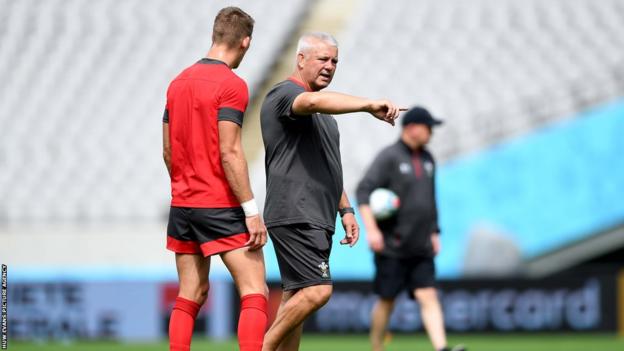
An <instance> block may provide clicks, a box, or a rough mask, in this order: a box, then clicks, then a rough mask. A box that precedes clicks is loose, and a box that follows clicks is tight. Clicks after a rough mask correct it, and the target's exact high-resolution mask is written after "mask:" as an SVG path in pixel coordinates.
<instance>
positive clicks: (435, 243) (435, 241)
mask: <svg viewBox="0 0 624 351" xmlns="http://www.w3.org/2000/svg"><path fill="white" fill-rule="evenodd" d="M431 247H432V248H433V255H434V256H435V255H437V254H438V253H439V252H440V249H441V248H442V245H441V244H440V234H439V233H432V234H431Z"/></svg>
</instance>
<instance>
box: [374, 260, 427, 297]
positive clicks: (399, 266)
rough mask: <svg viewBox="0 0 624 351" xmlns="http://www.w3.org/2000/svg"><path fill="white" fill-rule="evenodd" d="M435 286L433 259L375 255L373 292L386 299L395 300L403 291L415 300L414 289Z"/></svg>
mask: <svg viewBox="0 0 624 351" xmlns="http://www.w3.org/2000/svg"><path fill="white" fill-rule="evenodd" d="M434 286H435V263H434V261H433V258H432V257H412V258H394V257H388V256H382V255H375V280H374V282H373V290H374V291H375V293H376V294H377V295H379V296H380V297H382V298H385V299H393V298H395V297H396V296H397V295H398V294H399V293H400V292H401V290H403V289H406V290H407V291H408V295H409V297H410V298H412V299H413V298H414V289H417V288H428V287H434Z"/></svg>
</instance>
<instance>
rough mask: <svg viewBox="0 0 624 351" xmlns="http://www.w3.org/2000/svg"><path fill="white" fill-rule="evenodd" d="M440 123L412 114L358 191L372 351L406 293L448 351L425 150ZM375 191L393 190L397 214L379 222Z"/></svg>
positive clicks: (422, 112) (379, 348) (430, 161)
mask: <svg viewBox="0 0 624 351" xmlns="http://www.w3.org/2000/svg"><path fill="white" fill-rule="evenodd" d="M441 123H442V121H440V120H437V119H434V118H433V117H432V116H431V114H430V113H429V112H428V111H427V110H426V109H424V108H422V107H414V108H412V109H410V110H409V111H408V112H407V113H406V114H405V116H404V117H403V120H402V126H403V130H402V132H401V137H400V140H399V141H397V142H396V143H395V144H393V145H390V146H388V147H386V148H385V149H383V150H382V151H381V152H380V153H379V155H377V157H376V158H375V160H374V161H373V164H372V165H371V166H370V168H369V169H368V171H367V172H366V174H365V175H364V178H363V179H362V180H361V181H360V183H359V185H358V188H357V200H358V203H359V209H360V213H361V215H362V219H363V221H364V225H365V228H366V235H367V239H368V243H369V246H370V248H371V249H372V250H373V251H374V253H375V268H376V272H375V280H374V291H375V293H376V294H377V295H379V300H378V301H377V303H376V304H375V306H374V308H373V312H372V316H371V330H370V340H371V344H372V349H373V351H383V350H384V345H383V341H384V336H385V333H386V329H387V326H388V321H389V319H390V315H391V314H392V310H393V308H394V301H395V298H396V296H397V295H398V294H399V293H400V292H401V291H402V290H404V289H407V291H408V294H409V296H410V297H411V298H415V299H416V300H417V301H418V302H419V304H420V311H421V316H422V320H423V324H424V326H425V329H426V330H427V333H428V334H429V338H430V340H431V343H432V344H433V347H434V348H435V350H440V351H443V350H444V351H446V350H449V349H448V347H447V342H446V333H445V331H444V321H443V316H442V309H441V307H440V302H439V301H438V296H437V292H436V288H435V265H434V260H433V257H434V256H435V255H436V254H438V252H439V251H440V239H439V235H440V228H439V226H438V212H437V206H436V199H435V161H434V158H433V156H432V155H431V153H430V152H429V151H428V150H427V149H426V147H425V146H426V145H427V143H428V142H429V140H430V138H431V133H432V129H433V127H435V126H437V125H440V124H441ZM377 188H386V189H389V190H391V191H393V192H394V193H395V194H397V195H398V197H399V199H400V207H399V209H398V211H397V213H396V214H395V215H394V216H392V217H390V218H387V219H384V220H380V221H377V220H376V219H375V216H374V214H373V212H372V210H371V208H370V206H369V197H370V194H371V193H372V192H373V190H375V189H377ZM463 349H464V348H463V347H461V346H456V347H455V348H453V350H463Z"/></svg>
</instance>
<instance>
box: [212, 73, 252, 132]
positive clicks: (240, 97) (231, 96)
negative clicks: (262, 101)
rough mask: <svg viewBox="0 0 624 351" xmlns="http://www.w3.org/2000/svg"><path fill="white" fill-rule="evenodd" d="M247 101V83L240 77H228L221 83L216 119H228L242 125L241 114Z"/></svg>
mask: <svg viewBox="0 0 624 351" xmlns="http://www.w3.org/2000/svg"><path fill="white" fill-rule="evenodd" d="M248 102H249V92H248V90H247V84H245V82H244V81H243V80H242V79H240V78H238V77H237V78H236V79H230V80H228V81H226V82H224V84H223V88H222V91H221V99H220V102H219V107H218V112H217V120H218V121H230V122H234V123H236V124H238V125H239V126H242V125H243V116H244V115H245V110H246V109H247V103H248Z"/></svg>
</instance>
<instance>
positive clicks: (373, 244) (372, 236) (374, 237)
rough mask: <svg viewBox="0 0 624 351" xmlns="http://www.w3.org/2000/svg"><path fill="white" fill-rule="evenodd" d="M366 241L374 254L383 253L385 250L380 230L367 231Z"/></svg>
mask: <svg viewBox="0 0 624 351" xmlns="http://www.w3.org/2000/svg"><path fill="white" fill-rule="evenodd" d="M366 240H367V241H368V246H370V248H371V250H373V251H374V252H381V251H382V250H383V249H384V238H383V234H382V233H381V230H379V228H374V229H372V230H371V229H367V230H366Z"/></svg>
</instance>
